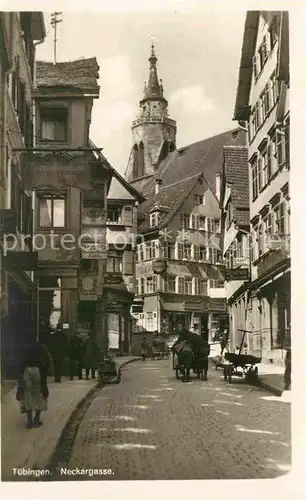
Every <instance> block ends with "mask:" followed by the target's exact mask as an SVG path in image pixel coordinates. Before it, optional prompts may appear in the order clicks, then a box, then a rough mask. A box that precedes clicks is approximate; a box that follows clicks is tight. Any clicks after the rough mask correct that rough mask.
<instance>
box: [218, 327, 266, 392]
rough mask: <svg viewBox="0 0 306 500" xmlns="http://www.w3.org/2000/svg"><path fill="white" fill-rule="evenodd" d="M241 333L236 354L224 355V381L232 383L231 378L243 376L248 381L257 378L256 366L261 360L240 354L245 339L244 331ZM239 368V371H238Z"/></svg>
mask: <svg viewBox="0 0 306 500" xmlns="http://www.w3.org/2000/svg"><path fill="white" fill-rule="evenodd" d="M242 331H243V336H242V340H241V344H240V348H239V352H238V353H233V352H226V353H225V354H224V358H225V362H224V365H223V373H224V380H225V381H228V382H229V383H230V384H231V383H232V376H233V375H236V376H238V377H243V376H245V378H246V379H248V380H250V381H251V380H256V378H257V376H258V367H257V366H256V365H257V364H259V363H261V358H259V357H257V356H253V355H252V354H241V351H242V346H243V342H244V338H245V334H246V333H247V331H246V330H242ZM239 368H240V370H239Z"/></svg>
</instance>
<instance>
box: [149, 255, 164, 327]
mask: <svg viewBox="0 0 306 500" xmlns="http://www.w3.org/2000/svg"><path fill="white" fill-rule="evenodd" d="M167 266H168V263H167V261H166V260H165V259H156V260H155V261H153V264H152V268H153V272H154V274H157V275H158V276H161V275H162V274H164V273H165V272H166V270H167ZM159 284H160V283H159ZM160 309H161V307H160V295H159V290H158V304H157V330H158V325H159V322H160V316H161V314H160ZM160 330H161V325H160Z"/></svg>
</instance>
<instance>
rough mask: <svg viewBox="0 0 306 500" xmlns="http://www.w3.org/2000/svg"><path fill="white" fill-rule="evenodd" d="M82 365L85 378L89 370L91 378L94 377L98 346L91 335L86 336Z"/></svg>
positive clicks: (96, 367)
mask: <svg viewBox="0 0 306 500" xmlns="http://www.w3.org/2000/svg"><path fill="white" fill-rule="evenodd" d="M84 365H85V373H86V380H88V378H89V375H90V372H91V378H93V379H94V378H95V377H96V370H97V369H98V367H99V348H98V346H97V344H96V342H95V340H94V339H93V338H91V337H88V339H87V340H86V343H85V353H84Z"/></svg>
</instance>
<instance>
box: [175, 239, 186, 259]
mask: <svg viewBox="0 0 306 500" xmlns="http://www.w3.org/2000/svg"><path fill="white" fill-rule="evenodd" d="M176 258H177V259H178V260H183V258H184V245H183V243H176Z"/></svg>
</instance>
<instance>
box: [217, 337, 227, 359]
mask: <svg viewBox="0 0 306 500" xmlns="http://www.w3.org/2000/svg"><path fill="white" fill-rule="evenodd" d="M219 342H220V347H221V353H220V355H221V356H222V355H223V352H224V349H225V348H226V345H227V339H226V337H225V333H223V334H221V335H220V338H219Z"/></svg>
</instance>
